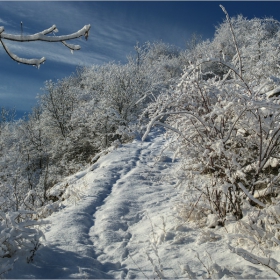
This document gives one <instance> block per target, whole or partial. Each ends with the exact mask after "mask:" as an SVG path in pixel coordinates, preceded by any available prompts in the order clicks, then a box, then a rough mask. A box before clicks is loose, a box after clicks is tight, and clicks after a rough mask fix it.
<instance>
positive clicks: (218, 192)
mask: <svg viewBox="0 0 280 280" xmlns="http://www.w3.org/2000/svg"><path fill="white" fill-rule="evenodd" d="M244 22H245V23H246V24H245V23H244ZM230 23H231V22H230V20H229V21H227V22H225V23H224V24H222V26H220V27H219V28H218V30H217V33H216V36H215V38H214V40H213V42H211V43H208V44H209V45H210V46H213V44H214V45H215V44H216V42H217V41H222V42H223V44H226V42H227V41H229V42H230V44H229V43H227V45H225V49H226V50H227V51H226V52H227V53H228V54H231V55H230V56H229V57H225V56H223V57H221V56H217V54H219V51H220V50H219V49H217V48H216V50H217V51H218V52H217V53H216V56H215V53H214V52H213V53H211V52H210V54H209V52H207V53H206V49H204V53H203V52H202V53H200V56H201V58H200V59H197V60H196V61H195V63H193V64H190V65H189V66H188V67H186V70H185V73H184V75H183V76H182V78H181V79H180V82H179V83H178V85H177V87H176V89H175V90H169V91H168V92H164V93H162V94H160V95H159V96H158V97H157V100H156V102H155V103H152V104H150V106H149V108H148V109H147V111H146V112H147V113H149V115H150V118H151V121H150V123H149V125H148V130H147V132H146V134H145V135H144V138H145V136H146V135H147V133H148V131H149V129H150V128H151V127H152V126H153V125H162V126H164V127H166V128H167V135H168V136H169V137H172V138H173V141H172V144H171V146H172V148H173V149H175V151H176V152H175V156H179V157H180V158H181V159H182V162H183V163H182V172H183V176H184V177H185V178H190V177H192V176H196V175H197V174H208V175H209V177H210V180H209V182H210V183H209V182H207V183H204V184H201V185H196V186H194V187H195V188H196V189H198V190H199V192H201V193H202V194H203V197H204V198H207V199H208V201H209V209H210V210H211V212H212V213H215V214H217V215H218V217H219V222H220V223H221V224H224V222H225V219H226V216H227V215H228V213H232V214H233V215H234V216H235V217H236V219H241V218H242V217H243V210H242V205H243V201H244V199H248V200H249V201H250V203H251V204H252V205H256V206H258V207H261V208H263V207H265V205H266V203H268V202H270V201H271V197H273V196H277V195H278V192H279V190H278V185H279V179H280V178H279V174H278V168H279V160H278V158H279V149H280V146H279V144H280V143H279V141H280V138H279V137H280V119H279V109H280V106H279V105H280V101H279V100H278V98H277V97H273V96H271V95H270V96H267V94H266V92H264V88H266V89H268V88H269V89H275V88H278V87H279V81H280V80H279V76H278V72H277V71H275V70H273V68H272V66H271V65H269V66H268V68H269V69H270V70H269V71H270V72H269V71H266V70H265V69H263V70H262V71H260V72H259V70H260V65H265V64H266V63H267V57H268V56H273V57H274V60H273V63H274V66H275V68H276V66H277V65H278V64H277V63H278V61H279V59H280V56H279V54H278V53H277V52H276V49H277V48H278V47H276V49H275V48H274V49H273V51H272V50H271V48H272V47H273V44H272V43H271V40H275V42H276V40H277V34H278V33H277V32H278V31H277V30H278V29H277V28H278V26H279V25H278V22H276V21H273V20H272V19H267V20H263V21H262V20H253V21H248V22H246V20H245V19H244V18H242V17H238V18H237V19H235V20H234V21H233V24H232V25H233V29H234V31H233V33H232V34H231V32H230V29H229V24H230ZM243 23H244V24H243ZM255 24H257V25H258V26H259V29H260V30H259V32H260V34H263V33H264V34H263V35H262V37H261V39H260V41H257V42H256V43H254V42H252V40H251V39H250V38H251V37H250V38H249V39H248V40H250V44H249V42H247V41H246V40H247V37H246V36H245V34H248V32H249V31H248V30H251V28H253V29H254V28H255ZM251 25H252V26H251ZM235 26H237V28H235ZM239 26H240V28H241V29H242V30H240V28H239ZM244 26H251V27H250V29H244V28H245V27H244ZM243 27H244V28H243ZM226 28H227V33H226V34H227V36H232V35H233V36H235V34H238V36H237V39H236V40H237V44H235V42H233V40H232V39H231V38H230V37H227V39H225V38H224V37H225V36H224V35H223V34H224V33H225V30H226ZM248 28H249V27H248ZM246 30H247V33H246V32H245V31H246ZM241 31H242V32H241ZM261 31H262V32H261ZM276 31H277V32H276ZM271 32H272V33H273V34H272V33H271ZM242 34H243V36H242ZM273 35H274V36H273ZM241 39H242V40H243V41H242V40H241ZM258 42H261V43H259V45H260V48H259V49H258V50H259V56H258V61H257V63H256V61H255V60H254V59H252V57H248V54H249V53H250V54H252V53H253V51H252V49H251V48H252V46H254V45H256V46H257V45H258ZM261 46H262V47H263V49H261ZM265 46H269V47H268V48H265ZM204 47H205V46H204V44H202V45H198V46H197V49H195V50H198V51H200V50H201V48H202V49H203V48H204ZM274 50H275V52H274ZM236 51H238V52H236ZM234 52H235V53H234ZM209 55H213V56H212V57H209ZM239 55H240V58H241V60H240V61H239V60H238V59H237V58H238V56H239ZM275 56H276V57H275ZM204 65H208V66H207V67H204ZM219 66H221V67H222V68H223V72H222V75H221V72H220V71H219V70H220V69H221V68H219ZM216 70H217V73H216ZM205 71H206V72H205ZM210 72H211V75H209V73H210ZM255 73H261V74H262V75H258V74H255ZM253 74H254V75H253ZM272 74H273V76H269V75H272ZM181 183H183V179H182V182H181ZM261 193H262V194H261ZM257 197H258V198H257Z"/></svg>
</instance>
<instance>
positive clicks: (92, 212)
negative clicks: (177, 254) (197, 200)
mask: <svg viewBox="0 0 280 280" xmlns="http://www.w3.org/2000/svg"><path fill="white" fill-rule="evenodd" d="M163 144H164V141H163V138H162V136H160V134H158V133H154V134H152V135H151V137H150V138H149V139H148V140H147V141H145V142H141V141H139V140H134V141H133V142H132V143H129V144H126V145H124V146H121V147H119V148H117V149H116V150H114V151H113V152H111V153H110V154H107V155H105V156H103V157H101V158H100V159H99V160H98V161H97V162H96V163H95V164H93V165H92V166H91V167H90V169H88V170H87V171H86V172H80V173H77V174H75V175H74V176H71V177H70V179H68V181H69V182H70V184H72V185H70V186H69V187H74V188H75V189H76V190H79V193H80V199H79V200H77V199H76V201H74V200H75V197H74V198H73V197H72V199H70V198H71V197H70V198H69V202H68V203H67V201H66V202H65V203H64V204H65V207H64V208H63V209H62V210H60V211H59V212H56V213H54V214H52V215H51V216H50V217H48V220H50V221H51V224H50V225H49V226H47V227H46V228H45V229H44V233H45V237H46V240H45V241H43V244H44V246H43V247H42V248H40V249H39V251H38V252H37V254H36V257H35V260H34V262H33V263H31V264H26V263H25V262H21V261H18V262H16V263H15V265H14V269H13V270H12V271H11V272H9V274H8V275H7V276H8V277H7V278H19V277H20V278H84V277H86V278H125V277H126V276H128V277H129V278H131V277H133V275H135V276H136V275H137V274H139V273H140V271H137V270H138V269H137V267H136V266H135V264H134V263H133V262H132V259H131V258H129V254H131V255H134V254H135V252H134V250H135V251H136V253H139V252H138V251H139V247H142V245H141V242H143V249H148V248H147V246H148V245H149V243H147V242H148V239H149V233H150V230H151V224H150V222H149V223H147V221H148V220H149V219H150V218H151V217H153V216H155V215H156V214H157V213H160V211H161V210H162V208H166V207H167V208H168V207H169V205H170V206H171V205H172V203H174V202H172V200H174V199H176V193H174V190H173V188H172V186H170V184H169V183H168V182H167V181H166V178H165V170H166V172H167V170H168V168H167V167H169V166H170V165H171V164H172V163H171V158H170V157H168V156H162V157H161V158H160V160H159V162H156V161H157V160H158V157H159V156H160V151H161V149H162V147H163ZM163 180H164V182H163ZM74 202H75V203H74ZM74 204H76V205H74ZM147 217H149V218H147ZM143 219H144V220H145V221H146V222H145V223H143V224H141V221H142V220H143ZM137 225H138V226H137ZM139 234H140V235H144V239H143V238H140V239H139V238H138V235H139ZM141 239H143V240H141ZM145 241H146V242H145ZM134 242H136V244H133V243H134ZM131 262H132V265H131ZM128 264H129V265H128ZM130 265H131V266H130ZM150 269H151V268H150ZM134 271H135V272H134ZM127 274H129V275H127ZM140 276H141V277H143V275H140Z"/></svg>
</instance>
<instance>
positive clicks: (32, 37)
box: [0, 24, 90, 68]
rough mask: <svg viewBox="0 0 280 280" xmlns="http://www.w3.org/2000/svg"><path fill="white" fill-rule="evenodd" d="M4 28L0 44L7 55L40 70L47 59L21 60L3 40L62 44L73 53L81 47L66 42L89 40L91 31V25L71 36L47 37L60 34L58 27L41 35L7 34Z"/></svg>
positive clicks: (46, 30)
mask: <svg viewBox="0 0 280 280" xmlns="http://www.w3.org/2000/svg"><path fill="white" fill-rule="evenodd" d="M4 30H5V29H4V27H3V26H0V42H1V44H2V46H3V48H4V50H5V51H6V53H7V54H8V55H9V57H10V58H11V59H13V60H14V61H16V62H18V63H22V64H27V65H33V66H37V67H38V68H39V66H40V64H42V63H44V62H45V60H46V59H45V57H42V58H40V59H35V58H33V59H27V58H21V57H18V56H17V55H15V54H13V53H12V52H11V51H10V50H9V49H8V47H7V46H6V45H5V44H4V42H3V39H5V40H9V41H15V42H33V41H44V42H61V43H62V44H63V45H64V46H66V47H67V48H69V49H70V50H71V51H76V50H80V49H81V47H80V46H79V45H73V44H68V43H66V42H65V41H68V40H72V39H76V38H79V37H81V36H84V37H85V38H86V40H87V38H88V36H89V30H90V24H88V25H85V26H84V27H83V28H82V29H80V30H79V31H77V32H75V33H72V34H69V35H62V36H54V35H53V36H46V35H47V34H50V33H52V32H58V29H57V28H56V25H53V26H51V27H50V28H48V29H45V30H43V31H41V32H39V33H35V34H33V35H22V34H21V35H14V34H7V33H4Z"/></svg>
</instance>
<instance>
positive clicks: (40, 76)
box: [0, 1, 280, 115]
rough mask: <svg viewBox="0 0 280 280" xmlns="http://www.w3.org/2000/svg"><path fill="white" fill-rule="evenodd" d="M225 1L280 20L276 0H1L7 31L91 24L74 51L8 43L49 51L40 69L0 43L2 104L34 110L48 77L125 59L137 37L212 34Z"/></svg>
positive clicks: (36, 54)
mask: <svg viewBox="0 0 280 280" xmlns="http://www.w3.org/2000/svg"><path fill="white" fill-rule="evenodd" d="M219 4H223V5H224V6H225V8H226V9H227V11H228V13H229V14H230V15H231V16H235V15H238V14H243V15H244V16H246V17H248V18H252V17H254V16H256V17H264V16H273V17H274V18H275V19H278V20H280V16H279V10H280V2H276V1H275V2H274V1H273V2H269V1H266V2H262V1H247V2H241V1H237V2H233V1H231V2H223V1H221V2H216V1H212V2H210V1H207V2H204V1H178V2H171V1H164V2H162V1H154V2H150V1H141V2H140V1H124V2H119V1H111V2H95V1H52V2H49V1H38V2H37V1H17V2H16V1H0V11H1V13H0V26H4V27H5V32H6V33H12V34H20V22H21V21H22V22H23V32H24V34H32V33H36V32H39V31H41V30H44V29H46V28H48V27H50V26H51V25H53V24H56V25H57V28H58V30H59V33H57V35H64V34H68V33H72V32H75V31H77V30H78V29H80V28H82V27H83V26H84V25H85V24H91V31H90V37H89V39H88V41H85V39H84V38H80V39H77V40H75V41H73V42H72V43H75V44H79V45H81V47H82V48H81V50H80V51H76V52H75V53H74V54H71V52H70V51H69V50H68V49H67V48H66V47H64V46H63V45H62V44H60V43H46V42H29V43H14V42H6V43H7V45H8V46H9V48H10V49H11V50H12V51H13V52H14V53H15V54H17V55H18V56H21V57H26V58H40V57H42V56H44V57H46V59H47V60H46V62H45V64H44V65H42V66H41V67H40V69H39V70H38V69H36V68H35V67H32V66H28V65H19V64H17V63H16V62H14V61H12V60H11V59H10V58H9V57H8V56H7V55H6V53H5V51H4V50H3V49H2V48H0V59H1V66H0V73H1V81H2V82H1V84H0V106H4V107H9V108H12V107H15V108H16V109H17V110H18V111H19V115H21V114H22V112H28V111H30V110H31V108H32V107H33V106H34V105H35V104H36V102H37V101H36V95H37V94H38V93H42V91H41V90H40V89H41V88H42V87H44V82H45V81H46V80H50V79H52V80H57V79H61V78H63V77H67V76H69V75H71V73H73V72H75V69H76V67H77V66H86V65H88V66H89V65H92V64H102V63H106V62H109V61H112V60H114V61H116V62H121V63H124V62H126V57H127V55H129V54H133V51H134V46H135V44H136V42H139V43H140V44H141V43H144V42H146V41H158V40H162V41H163V42H166V43H170V44H174V45H176V46H179V47H181V48H184V47H185V45H186V41H187V40H188V39H189V38H190V36H191V34H192V33H194V32H196V33H199V34H201V35H203V38H204V39H206V38H211V37H213V35H214V31H215V26H217V25H218V24H219V23H221V22H222V21H223V19H224V14H223V12H222V10H221V9H220V8H219Z"/></svg>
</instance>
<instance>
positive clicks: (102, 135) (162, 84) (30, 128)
mask: <svg viewBox="0 0 280 280" xmlns="http://www.w3.org/2000/svg"><path fill="white" fill-rule="evenodd" d="M135 49H136V56H130V57H129V58H128V62H127V63H126V64H123V65H122V64H117V63H113V62H111V63H108V64H105V65H101V66H97V65H93V66H91V67H84V68H79V69H77V72H76V73H75V74H73V75H72V76H70V77H67V78H64V79H62V80H58V81H56V82H54V81H46V83H45V86H44V88H43V89H42V94H40V95H38V105H37V106H36V107H34V108H33V111H32V113H30V114H29V115H28V116H26V117H25V118H24V119H22V120H19V121H16V122H13V121H10V119H11V118H8V115H7V112H5V110H4V109H3V110H2V119H1V134H0V136H1V137H0V142H1V158H0V166H1V179H2V182H1V184H2V187H1V190H0V192H1V195H2V196H3V197H5V198H6V197H8V201H9V205H7V206H6V207H7V209H13V210H14V211H17V210H18V209H21V207H23V209H27V210H35V209H38V208H40V209H41V207H44V206H45V204H46V203H49V202H48V201H49V200H57V199H58V197H48V194H47V190H48V189H49V188H50V187H52V186H53V185H55V184H56V183H58V182H59V181H61V180H62V179H63V178H64V177H65V176H68V175H70V174H73V173H74V172H76V171H78V170H79V169H81V168H83V167H84V166H85V165H87V164H88V163H90V162H91V160H92V159H94V158H95V156H96V155H98V154H100V153H102V151H103V150H106V149H107V148H109V147H110V146H111V145H118V143H121V142H126V141H128V140H130V139H133V138H134V137H135V136H136V135H137V133H138V132H137V119H138V116H139V114H141V113H142V110H143V108H145V107H146V106H147V104H148V103H149V102H151V101H152V100H155V98H156V97H157V96H158V95H159V93H160V92H161V91H162V90H166V89H167V88H168V87H169V85H170V84H173V83H174V81H175V80H176V79H177V78H178V77H179V76H180V75H181V73H182V69H183V65H184V55H183V52H182V51H179V50H178V49H177V48H175V47H172V46H169V45H166V44H163V43H153V44H152V43H146V44H145V45H144V46H141V47H140V46H136V47H135ZM10 115H11V117H12V112H11V114H10ZM53 208H54V209H55V208H56V206H54V205H52V207H50V209H53ZM48 211H49V210H46V211H45V210H44V211H43V210H40V211H39V212H40V213H45V214H42V215H43V216H45V215H46V213H48Z"/></svg>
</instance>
